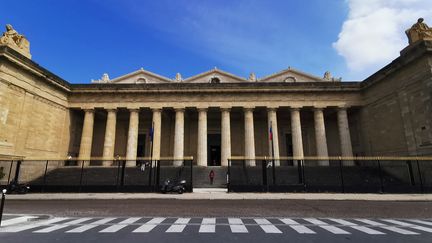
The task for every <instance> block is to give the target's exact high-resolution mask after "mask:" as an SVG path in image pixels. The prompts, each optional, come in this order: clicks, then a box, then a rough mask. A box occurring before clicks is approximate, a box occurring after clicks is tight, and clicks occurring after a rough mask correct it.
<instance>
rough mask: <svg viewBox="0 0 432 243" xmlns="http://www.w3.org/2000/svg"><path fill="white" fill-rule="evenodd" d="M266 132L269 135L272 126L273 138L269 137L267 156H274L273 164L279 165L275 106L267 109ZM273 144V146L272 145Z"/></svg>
mask: <svg viewBox="0 0 432 243" xmlns="http://www.w3.org/2000/svg"><path fill="white" fill-rule="evenodd" d="M267 126H268V127H267V134H269V136H270V126H271V128H272V134H273V139H272V140H270V139H269V156H270V157H274V158H275V165H276V166H279V165H280V160H279V156H280V155H279V134H278V125H277V115H276V108H268V109H267ZM272 145H273V146H272ZM272 150H273V153H272Z"/></svg>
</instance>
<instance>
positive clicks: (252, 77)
mask: <svg viewBox="0 0 432 243" xmlns="http://www.w3.org/2000/svg"><path fill="white" fill-rule="evenodd" d="M249 81H251V82H256V81H257V78H256V75H255V73H250V74H249Z"/></svg>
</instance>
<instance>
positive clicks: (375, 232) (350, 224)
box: [328, 219, 385, 235]
mask: <svg viewBox="0 0 432 243" xmlns="http://www.w3.org/2000/svg"><path fill="white" fill-rule="evenodd" d="M328 220H331V221H333V222H336V223H338V224H341V225H344V226H348V227H350V228H353V229H355V230H358V231H361V232H364V233H366V234H369V235H385V233H384V232H381V231H378V230H374V229H371V228H368V227H366V226H360V225H357V224H355V223H353V222H349V221H347V220H344V219H328Z"/></svg>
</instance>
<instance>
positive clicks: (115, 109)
mask: <svg viewBox="0 0 432 243" xmlns="http://www.w3.org/2000/svg"><path fill="white" fill-rule="evenodd" d="M104 109H105V110H106V111H107V112H117V108H104Z"/></svg>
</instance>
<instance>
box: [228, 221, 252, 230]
mask: <svg viewBox="0 0 432 243" xmlns="http://www.w3.org/2000/svg"><path fill="white" fill-rule="evenodd" d="M228 223H229V225H230V228H231V232H233V233H248V230H247V228H246V226H245V225H244V223H243V221H242V220H241V219H240V218H229V219H228Z"/></svg>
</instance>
